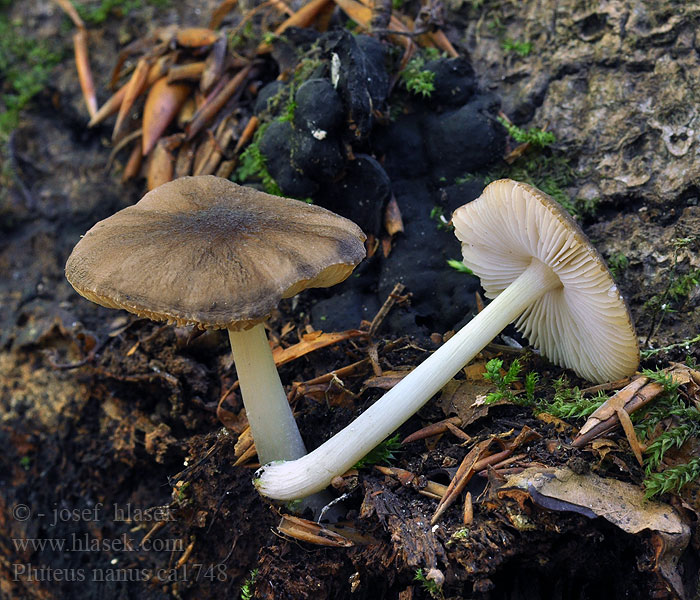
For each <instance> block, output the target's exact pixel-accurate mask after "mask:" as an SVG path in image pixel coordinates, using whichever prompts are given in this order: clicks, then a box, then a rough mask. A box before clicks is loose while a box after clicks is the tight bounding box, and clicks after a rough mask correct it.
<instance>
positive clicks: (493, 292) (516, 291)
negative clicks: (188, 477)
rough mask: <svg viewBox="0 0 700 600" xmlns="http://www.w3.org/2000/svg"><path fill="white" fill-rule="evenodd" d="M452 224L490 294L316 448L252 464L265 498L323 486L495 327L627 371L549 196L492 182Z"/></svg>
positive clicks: (579, 367)
mask: <svg viewBox="0 0 700 600" xmlns="http://www.w3.org/2000/svg"><path fill="white" fill-rule="evenodd" d="M452 221H453V223H454V226H455V233H456V235H457V237H458V238H459V239H460V241H461V242H462V253H463V255H464V263H465V264H466V265H467V266H468V267H469V268H470V269H471V270H472V271H473V272H474V273H475V274H477V275H478V276H479V277H481V282H482V285H483V286H484V289H485V290H486V295H487V296H488V297H489V298H493V301H492V302H491V303H490V304H489V305H488V306H487V307H486V308H485V309H484V310H483V311H482V312H480V313H479V314H478V315H477V316H475V317H474V318H473V319H472V320H471V321H470V322H469V323H467V325H465V326H464V327H463V328H462V329H461V330H460V331H459V332H458V333H457V334H455V335H454V336H453V337H452V338H450V340H449V341H448V342H447V343H445V344H444V345H443V346H441V347H440V348H439V349H438V350H437V351H436V352H434V353H433V354H432V355H431V356H429V357H428V358H427V359H426V360H425V361H424V362H423V363H421V364H420V365H419V366H418V367H417V368H416V369H414V370H413V371H412V372H411V373H410V374H409V375H407V376H406V377H405V378H404V379H402V380H401V381H400V382H399V383H398V384H397V385H396V386H395V387H394V388H392V389H391V390H390V391H389V392H387V393H386V394H385V395H384V396H383V397H382V398H381V399H380V400H378V401H377V402H376V403H375V404H373V405H372V406H371V407H370V408H369V409H367V410H366V411H365V412H364V413H362V414H361V415H360V416H359V417H358V418H357V419H355V421H353V422H352V423H351V424H350V425H348V426H347V427H346V428H345V429H343V430H342V431H340V432H339V433H337V434H336V435H335V436H333V437H332V438H331V439H330V440H328V441H327V442H325V443H324V444H322V445H321V446H320V447H319V448H317V449H316V450H314V451H313V452H311V453H310V454H308V455H306V456H304V457H303V458H300V459H298V460H295V461H291V462H279V463H272V464H270V465H267V466H265V467H263V468H262V469H260V470H259V471H258V474H257V476H256V480H255V483H256V486H257V488H258V490H259V491H260V493H262V494H263V495H265V496H269V497H270V498H276V499H280V500H288V499H291V498H301V497H304V496H306V495H307V494H311V493H313V492H315V491H317V490H319V489H322V488H324V487H325V486H326V485H327V484H328V482H329V481H330V480H331V479H332V478H333V477H335V476H336V475H338V474H340V473H343V472H344V471H345V470H347V469H348V468H349V467H351V466H352V465H353V464H355V463H356V462H357V461H358V460H359V459H360V458H362V457H363V456H364V455H365V454H367V452H369V451H370V450H371V449H372V448H374V447H375V446H376V445H377V444H379V442H381V441H382V440H383V439H384V438H385V437H386V436H388V435H389V434H390V433H391V432H392V431H394V430H395V429H396V428H397V427H399V426H400V425H401V424H402V423H403V422H404V421H406V420H407V419H408V418H409V417H410V416H411V415H413V413H415V412H416V411H417V410H418V409H419V408H420V407H421V406H423V405H424V404H425V403H426V402H427V401H428V400H429V399H430V398H431V397H432V396H433V395H434V394H435V393H437V392H438V391H439V390H440V388H442V387H443V386H444V385H445V384H446V383H447V382H448V381H449V380H450V379H451V378H452V377H454V375H455V374H456V373H457V372H458V371H459V370H460V369H461V368H462V367H463V366H464V365H465V364H467V363H468V362H469V361H470V360H471V359H472V358H473V357H474V356H475V355H476V354H477V353H478V352H479V351H480V350H481V349H482V348H483V347H484V346H486V344H488V343H489V342H490V341H491V340H492V339H493V338H494V337H496V336H497V335H498V334H499V333H500V332H501V330H502V329H503V328H504V327H505V326H506V325H508V324H509V323H510V322H512V321H514V320H515V325H516V327H517V328H518V329H519V330H520V331H522V332H523V333H524V334H525V335H526V336H527V337H528V339H529V340H530V342H531V343H532V344H533V345H535V346H537V347H539V348H540V350H541V351H542V352H543V353H544V354H546V355H547V356H548V357H549V358H550V359H551V360H553V361H554V362H555V363H557V364H559V365H562V366H567V367H570V368H572V369H573V370H574V371H576V372H577V373H578V374H579V375H581V376H582V377H585V378H587V379H589V380H591V381H595V382H601V381H606V380H613V379H618V378H621V377H624V376H626V375H630V374H631V373H633V372H634V371H635V369H636V368H637V365H638V362H639V347H638V343H637V338H636V335H635V331H634V326H633V324H632V320H631V318H630V315H629V312H628V310H627V306H626V305H625V302H624V300H623V299H622V297H621V296H620V292H619V290H618V288H617V286H616V285H615V282H614V280H613V278H612V276H611V275H610V272H609V271H608V269H607V267H606V266H605V263H604V262H603V259H602V258H601V256H600V254H599V253H598V252H597V251H596V250H595V248H593V246H591V244H590V242H589V241H588V239H587V238H586V236H585V235H584V233H583V232H582V231H581V229H580V228H579V227H578V225H576V223H575V222H574V221H573V219H571V217H570V216H569V215H568V214H567V213H566V212H565V211H564V210H563V209H562V208H561V207H560V206H559V204H558V203H557V202H556V201H554V200H553V199H552V198H550V197H549V196H547V195H546V194H544V193H542V192H541V191H539V190H537V189H535V188H533V187H531V186H529V185H527V184H524V183H518V182H515V181H512V180H509V179H503V180H499V181H494V182H493V183H491V184H490V185H489V186H487V187H486V189H485V190H484V192H483V193H482V195H481V196H480V197H479V198H477V199H476V200H474V201H473V202H470V203H469V204H466V205H464V206H462V207H460V208H458V209H457V210H456V211H455V213H454V215H453V217H452Z"/></svg>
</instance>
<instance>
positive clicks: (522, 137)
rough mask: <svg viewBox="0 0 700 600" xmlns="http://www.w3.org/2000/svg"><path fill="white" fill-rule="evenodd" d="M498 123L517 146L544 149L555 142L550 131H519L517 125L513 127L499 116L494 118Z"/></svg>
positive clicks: (535, 128)
mask: <svg viewBox="0 0 700 600" xmlns="http://www.w3.org/2000/svg"><path fill="white" fill-rule="evenodd" d="M496 119H497V120H498V122H499V123H500V124H501V125H503V127H505V128H506V131H507V132H508V135H509V136H510V137H512V138H513V139H514V140H515V141H516V142H518V143H519V144H526V143H527V144H530V145H531V146H534V147H535V148H546V147H547V146H551V145H552V144H553V143H554V142H556V141H557V137H556V136H555V135H554V134H553V133H552V132H551V131H544V130H542V129H538V128H537V127H531V128H530V129H521V128H520V127H518V126H517V125H513V123H510V122H509V121H507V120H506V119H504V118H503V117H501V116H498V117H496Z"/></svg>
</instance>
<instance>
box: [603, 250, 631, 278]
mask: <svg viewBox="0 0 700 600" xmlns="http://www.w3.org/2000/svg"><path fill="white" fill-rule="evenodd" d="M629 264H630V261H629V259H628V258H627V257H626V256H625V255H624V253H622V252H615V253H614V254H611V255H610V257H609V258H608V268H609V269H610V272H611V273H612V276H613V277H614V278H615V279H619V278H620V275H622V273H623V272H624V270H625V269H626V268H627V267H628V266H629Z"/></svg>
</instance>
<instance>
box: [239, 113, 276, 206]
mask: <svg viewBox="0 0 700 600" xmlns="http://www.w3.org/2000/svg"><path fill="white" fill-rule="evenodd" d="M267 126H268V124H265V125H262V126H260V127H259V128H258V130H257V131H256V132H255V136H254V137H253V141H252V142H251V143H250V144H249V145H248V147H247V148H246V149H245V150H244V151H243V152H242V153H241V156H240V159H239V163H238V168H237V169H236V170H235V171H234V173H233V176H232V177H231V178H232V179H233V181H238V182H239V183H244V182H246V181H249V180H250V179H258V180H260V182H261V183H262V185H263V188H264V189H265V191H266V192H267V193H268V194H274V195H275V196H282V190H281V189H280V186H279V185H277V182H276V181H275V180H274V178H273V177H272V175H270V172H269V171H268V170H267V161H266V160H265V157H264V156H263V153H262V152H261V150H260V140H261V139H262V136H263V134H264V132H265V130H266V129H267Z"/></svg>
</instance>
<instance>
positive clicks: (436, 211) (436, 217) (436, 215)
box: [430, 205, 454, 231]
mask: <svg viewBox="0 0 700 600" xmlns="http://www.w3.org/2000/svg"><path fill="white" fill-rule="evenodd" d="M430 218H431V219H432V220H433V221H436V222H437V228H438V229H443V230H446V231H449V230H450V229H454V228H453V227H452V225H450V221H449V220H448V219H447V218H446V217H445V211H444V210H443V208H442V206H437V205H436V206H433V208H431V209H430Z"/></svg>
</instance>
